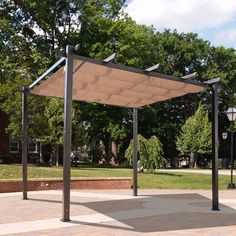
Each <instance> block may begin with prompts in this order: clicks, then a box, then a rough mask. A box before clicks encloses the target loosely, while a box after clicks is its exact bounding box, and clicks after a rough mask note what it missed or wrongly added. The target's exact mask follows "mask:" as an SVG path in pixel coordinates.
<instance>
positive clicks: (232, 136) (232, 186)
mask: <svg viewBox="0 0 236 236" xmlns="http://www.w3.org/2000/svg"><path fill="white" fill-rule="evenodd" d="M231 122H232V123H231V125H232V127H231V128H232V130H231V173H230V183H229V184H228V189H235V183H233V171H234V133H233V121H231Z"/></svg>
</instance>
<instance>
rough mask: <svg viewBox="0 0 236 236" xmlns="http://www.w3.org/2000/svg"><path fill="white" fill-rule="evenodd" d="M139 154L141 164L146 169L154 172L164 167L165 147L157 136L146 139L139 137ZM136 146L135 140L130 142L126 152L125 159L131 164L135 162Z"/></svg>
mask: <svg viewBox="0 0 236 236" xmlns="http://www.w3.org/2000/svg"><path fill="white" fill-rule="evenodd" d="M138 153H139V163H140V166H142V167H143V168H144V169H147V170H148V171H151V172H152V171H154V170H155V169H159V168H161V167H163V166H164V165H165V163H166V160H165V159H164V157H163V147H162V144H161V142H160V140H159V139H158V138H157V137H156V136H152V137H151V138H150V139H145V138H144V137H143V136H142V135H140V134H139V135H138ZM133 155H134V146H133V140H131V141H130V144H129V147H128V148H127V149H126V151H125V157H126V158H127V159H128V160H129V162H130V163H132V162H133Z"/></svg>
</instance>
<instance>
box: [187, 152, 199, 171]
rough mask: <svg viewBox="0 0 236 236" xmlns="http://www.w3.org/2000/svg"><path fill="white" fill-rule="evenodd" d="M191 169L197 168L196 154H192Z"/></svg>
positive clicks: (190, 159)
mask: <svg viewBox="0 0 236 236" xmlns="http://www.w3.org/2000/svg"><path fill="white" fill-rule="evenodd" d="M189 168H197V154H196V153H191V154H190V158H189Z"/></svg>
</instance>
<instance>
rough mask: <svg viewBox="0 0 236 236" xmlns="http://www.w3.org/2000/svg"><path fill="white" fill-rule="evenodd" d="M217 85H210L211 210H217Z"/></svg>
mask: <svg viewBox="0 0 236 236" xmlns="http://www.w3.org/2000/svg"><path fill="white" fill-rule="evenodd" d="M218 145H219V140H218V83H214V84H212V210H214V211H218V210H219V189H218Z"/></svg>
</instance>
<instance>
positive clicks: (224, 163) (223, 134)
mask: <svg viewBox="0 0 236 236" xmlns="http://www.w3.org/2000/svg"><path fill="white" fill-rule="evenodd" d="M222 138H223V140H226V139H227V138H228V133H227V132H223V133H222ZM224 154H226V153H225V152H224ZM226 161H227V159H226V155H224V157H222V168H223V169H225V168H227V167H228V161H227V162H226Z"/></svg>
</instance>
